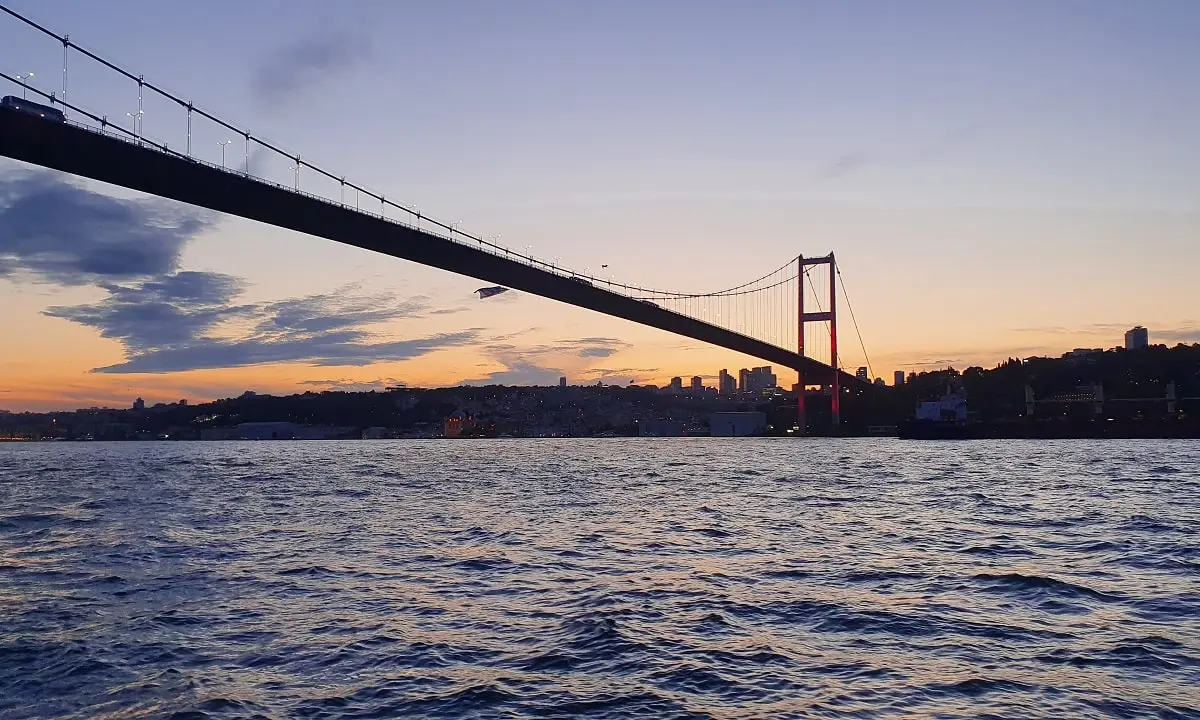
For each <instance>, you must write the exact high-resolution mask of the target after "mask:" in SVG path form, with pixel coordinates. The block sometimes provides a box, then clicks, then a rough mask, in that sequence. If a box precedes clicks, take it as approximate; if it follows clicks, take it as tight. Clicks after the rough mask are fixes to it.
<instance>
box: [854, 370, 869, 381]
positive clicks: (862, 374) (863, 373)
mask: <svg viewBox="0 0 1200 720" xmlns="http://www.w3.org/2000/svg"><path fill="white" fill-rule="evenodd" d="M854 377H856V378H858V379H859V380H862V381H863V382H871V378H870V376H868V375H867V369H866V368H865V367H860V368H859V369H857V370H855V371H854Z"/></svg>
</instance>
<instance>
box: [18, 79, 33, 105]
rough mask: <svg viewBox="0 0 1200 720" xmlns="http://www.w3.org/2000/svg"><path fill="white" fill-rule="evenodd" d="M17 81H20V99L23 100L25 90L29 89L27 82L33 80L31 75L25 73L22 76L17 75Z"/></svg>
mask: <svg viewBox="0 0 1200 720" xmlns="http://www.w3.org/2000/svg"><path fill="white" fill-rule="evenodd" d="M17 79H18V80H20V81H21V99H22V100H24V99H25V89H26V88H28V87H29V81H30V80H32V79H33V73H31V72H27V73H25V74H24V75H18V76H17Z"/></svg>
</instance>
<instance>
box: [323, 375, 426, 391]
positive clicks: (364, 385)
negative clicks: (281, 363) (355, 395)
mask: <svg viewBox="0 0 1200 720" xmlns="http://www.w3.org/2000/svg"><path fill="white" fill-rule="evenodd" d="M300 384H301V385H311V386H313V387H319V388H321V389H323V390H340V391H342V392H370V391H372V390H387V389H388V388H393V387H403V386H404V385H405V383H404V381H403V380H400V379H399V378H394V377H386V378H375V379H374V380H353V379H350V378H342V379H340V380H302V381H300Z"/></svg>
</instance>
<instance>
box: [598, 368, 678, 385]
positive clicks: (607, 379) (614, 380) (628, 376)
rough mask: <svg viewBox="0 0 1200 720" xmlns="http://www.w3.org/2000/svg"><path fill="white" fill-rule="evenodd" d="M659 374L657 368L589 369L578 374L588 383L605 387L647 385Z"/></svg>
mask: <svg viewBox="0 0 1200 720" xmlns="http://www.w3.org/2000/svg"><path fill="white" fill-rule="evenodd" d="M658 372H660V369H659V368H591V369H588V370H584V371H583V372H581V373H579V376H580V377H582V378H587V380H588V382H592V381H598V382H602V383H604V384H606V385H628V384H629V383H647V382H650V381H651V380H653V379H654V377H655V375H656V374H657V373H658Z"/></svg>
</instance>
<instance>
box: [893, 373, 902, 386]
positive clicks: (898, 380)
mask: <svg viewBox="0 0 1200 720" xmlns="http://www.w3.org/2000/svg"><path fill="white" fill-rule="evenodd" d="M892 384H893V385H895V386H896V387H900V386H901V385H903V384H904V371H903V370H897V371H896V372H894V373H892Z"/></svg>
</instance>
